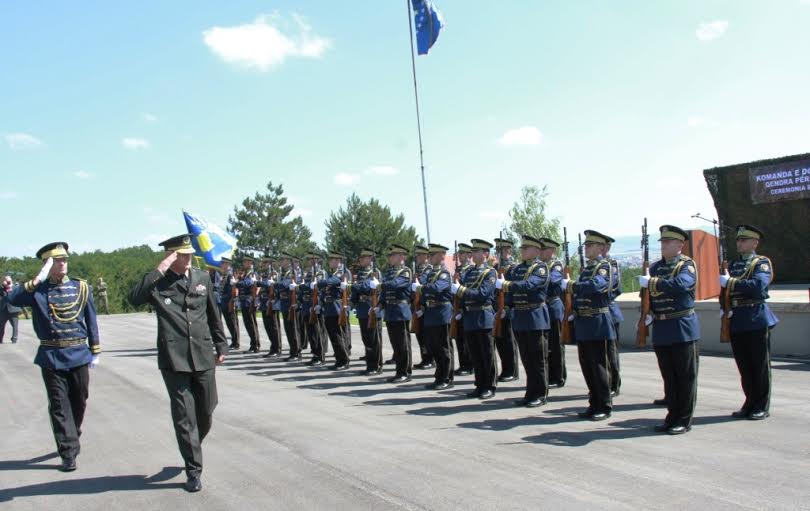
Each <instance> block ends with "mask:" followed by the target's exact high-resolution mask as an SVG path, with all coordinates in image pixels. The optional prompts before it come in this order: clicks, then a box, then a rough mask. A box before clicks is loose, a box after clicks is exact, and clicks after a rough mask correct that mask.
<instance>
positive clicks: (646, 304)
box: [636, 261, 650, 348]
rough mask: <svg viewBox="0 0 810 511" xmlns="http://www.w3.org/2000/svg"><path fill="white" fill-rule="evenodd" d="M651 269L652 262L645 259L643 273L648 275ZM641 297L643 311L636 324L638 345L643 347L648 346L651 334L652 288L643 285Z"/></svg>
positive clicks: (640, 292)
mask: <svg viewBox="0 0 810 511" xmlns="http://www.w3.org/2000/svg"><path fill="white" fill-rule="evenodd" d="M649 270H650V262H649V261H644V263H643V265H642V267H641V274H642V275H647V272H649ZM639 296H640V298H641V312H640V314H641V315H640V316H639V318H638V324H637V325H636V347H638V348H643V347H645V346H647V337H648V336H649V335H650V327H649V326H648V325H647V316H648V315H649V314H650V290H649V289H648V288H646V287H642V288H641V291H639Z"/></svg>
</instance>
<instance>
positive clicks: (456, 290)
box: [450, 282, 461, 294]
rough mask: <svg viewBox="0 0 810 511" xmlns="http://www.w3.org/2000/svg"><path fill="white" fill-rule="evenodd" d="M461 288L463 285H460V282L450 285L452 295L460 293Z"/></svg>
mask: <svg viewBox="0 0 810 511" xmlns="http://www.w3.org/2000/svg"><path fill="white" fill-rule="evenodd" d="M460 287H461V285H459V283H458V282H453V284H451V285H450V293H451V294H456V293H458V288H460Z"/></svg>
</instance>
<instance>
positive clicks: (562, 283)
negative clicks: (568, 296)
mask: <svg viewBox="0 0 810 511" xmlns="http://www.w3.org/2000/svg"><path fill="white" fill-rule="evenodd" d="M569 282H571V279H562V280H561V281H560V288H562V290H563V291H565V290H566V289H568V283H569Z"/></svg>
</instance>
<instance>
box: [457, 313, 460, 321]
mask: <svg viewBox="0 0 810 511" xmlns="http://www.w3.org/2000/svg"><path fill="white" fill-rule="evenodd" d="M456 321H461V313H460V312H459V313H458V314H456Z"/></svg>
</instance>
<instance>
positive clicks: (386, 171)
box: [363, 165, 399, 176]
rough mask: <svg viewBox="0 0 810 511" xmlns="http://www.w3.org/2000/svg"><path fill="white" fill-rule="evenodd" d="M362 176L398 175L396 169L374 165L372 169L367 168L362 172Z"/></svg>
mask: <svg viewBox="0 0 810 511" xmlns="http://www.w3.org/2000/svg"><path fill="white" fill-rule="evenodd" d="M363 174H365V175H367V176H370V175H375V176H396V175H397V174H399V169H398V168H396V167H391V166H389V165H376V166H374V167H369V168H367V169H366V170H364V171H363Z"/></svg>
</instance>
